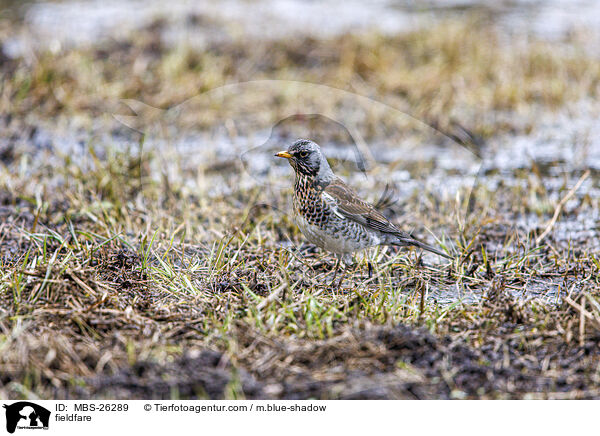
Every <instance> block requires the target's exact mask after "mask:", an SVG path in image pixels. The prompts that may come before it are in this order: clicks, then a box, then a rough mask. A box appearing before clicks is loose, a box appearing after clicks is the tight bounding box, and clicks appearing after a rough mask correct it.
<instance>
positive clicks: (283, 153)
mask: <svg viewBox="0 0 600 436" xmlns="http://www.w3.org/2000/svg"><path fill="white" fill-rule="evenodd" d="M275 156H277V157H285V158H286V159H291V158H292V157H293V156H292V155H291V154H289V153H288V152H287V151H280V152H279V153H275Z"/></svg>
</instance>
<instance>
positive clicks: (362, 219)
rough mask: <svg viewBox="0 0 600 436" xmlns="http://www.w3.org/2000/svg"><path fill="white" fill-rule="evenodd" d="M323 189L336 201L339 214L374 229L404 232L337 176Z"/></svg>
mask: <svg viewBox="0 0 600 436" xmlns="http://www.w3.org/2000/svg"><path fill="white" fill-rule="evenodd" d="M323 191H324V193H325V194H327V195H328V196H329V197H331V199H332V202H333V203H334V204H332V206H333V207H334V208H335V209H336V212H337V213H338V214H339V215H341V216H344V217H346V218H348V219H351V220H352V221H356V222H357V223H359V224H362V225H363V226H365V227H367V228H370V229H373V230H379V231H380V232H385V233H398V234H404V232H402V231H401V230H400V229H398V227H396V226H395V225H393V224H392V223H391V222H390V221H389V220H388V219H387V218H386V217H384V216H383V215H382V214H381V212H379V211H378V210H377V209H375V208H374V207H373V206H372V205H371V204H369V203H367V202H366V201H363V200H361V199H360V197H359V196H358V195H357V194H356V192H354V190H353V189H352V188H351V187H349V186H348V185H346V184H345V183H344V182H343V181H342V180H341V179H338V178H335V179H334V180H333V181H332V182H331V183H330V184H329V185H327V186H326V187H325V189H324V190H323ZM406 236H408V235H406Z"/></svg>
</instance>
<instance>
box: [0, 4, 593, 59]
mask: <svg viewBox="0 0 600 436" xmlns="http://www.w3.org/2000/svg"><path fill="white" fill-rule="evenodd" d="M21 8H22V10H24V16H25V22H26V24H27V27H28V35H15V36H14V37H12V38H9V39H7V40H6V41H4V52H5V54H7V55H8V56H11V57H17V56H20V55H23V54H24V53H26V52H27V50H28V49H29V48H33V49H40V48H42V49H45V48H49V49H51V50H60V49H61V48H65V47H67V48H68V47H73V46H79V45H89V44H95V43H97V42H100V41H102V40H104V39H107V38H111V39H112V38H117V39H118V38H122V37H126V36H128V35H131V34H132V33H134V32H135V31H136V30H138V29H140V28H142V27H144V26H148V25H149V24H151V23H153V22H155V20H157V19H160V20H164V21H166V22H167V23H168V24H169V25H167V26H163V27H164V28H163V29H162V39H163V42H164V43H165V44H167V45H177V44H187V45H191V46H195V47H204V46H205V45H206V44H207V43H209V42H214V41H219V40H223V39H225V40H227V39H231V38H239V37H244V38H259V39H265V38H270V39H277V38H282V37H293V36H294V35H298V36H300V35H310V36H313V37H316V38H321V37H330V36H334V35H340V34H343V33H347V32H360V31H369V30H377V31H378V32H381V33H387V34H395V33H402V32H407V31H411V30H415V29H417V28H423V27H425V26H428V25H430V24H431V23H432V20H437V19H440V18H444V17H448V16H452V15H460V14H462V13H465V12H468V11H473V10H474V11H479V12H480V13H481V14H482V15H484V16H486V17H488V18H489V19H492V20H494V21H495V23H496V24H497V26H498V28H499V30H500V33H501V34H502V35H504V36H505V37H509V38H510V37H511V36H514V35H521V36H523V35H525V36H526V35H533V36H536V37H538V38H543V39H548V40H555V41H559V40H561V39H563V38H565V37H566V36H568V35H570V34H572V33H574V32H575V33H577V32H581V31H588V32H590V33H591V34H593V38H595V40H598V38H599V34H598V31H597V29H599V28H600V3H598V2H596V1H594V0H576V1H565V0H549V1H532V0H515V1H510V2H495V1H486V0H472V1H466V0H465V1H461V0H447V1H446V0H432V1H428V2H422V3H419V4H418V5H416V4H415V3H414V2H408V1H393V0H378V1H375V2H370V3H369V6H368V7H365V4H364V2H362V1H358V0H350V1H347V2H345V3H344V7H343V8H340V7H339V5H338V3H337V2H334V1H333V0H327V1H322V2H316V1H307V0H258V1H245V0H226V1H222V2H218V3H211V2H189V1H186V0H172V1H170V2H168V4H166V3H164V2H162V1H158V0H151V1H141V0H126V1H117V0H93V1H86V2H84V1H77V0H72V1H64V2H39V3H38V2H35V3H31V4H26V5H24V6H21ZM594 47H597V45H594V44H590V47H589V48H590V50H591V51H594V50H595V51H596V54H598V55H600V53H598V50H597V48H594Z"/></svg>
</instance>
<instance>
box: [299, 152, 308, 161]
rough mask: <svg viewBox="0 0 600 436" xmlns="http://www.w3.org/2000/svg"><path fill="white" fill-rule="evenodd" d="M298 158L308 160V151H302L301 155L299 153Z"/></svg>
mask: <svg viewBox="0 0 600 436" xmlns="http://www.w3.org/2000/svg"><path fill="white" fill-rule="evenodd" d="M298 156H300V157H301V158H302V159H304V158H307V157H308V151H301V152H300V153H298Z"/></svg>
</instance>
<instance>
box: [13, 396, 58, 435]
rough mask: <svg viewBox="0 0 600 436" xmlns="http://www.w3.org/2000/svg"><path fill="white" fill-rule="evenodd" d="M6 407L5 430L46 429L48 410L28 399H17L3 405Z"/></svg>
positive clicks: (48, 419) (48, 418)
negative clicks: (17, 400)
mask: <svg viewBox="0 0 600 436" xmlns="http://www.w3.org/2000/svg"><path fill="white" fill-rule="evenodd" d="M3 407H4V408H5V409H6V431H8V432H9V433H14V432H15V429H17V428H18V429H27V430H36V429H44V430H48V424H49V422H50V411H49V410H48V409H45V408H43V407H42V406H38V405H37V404H35V403H30V402H29V401H19V402H17V403H13V404H10V405H8V406H7V405H6V404H5V405H4V406H3Z"/></svg>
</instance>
